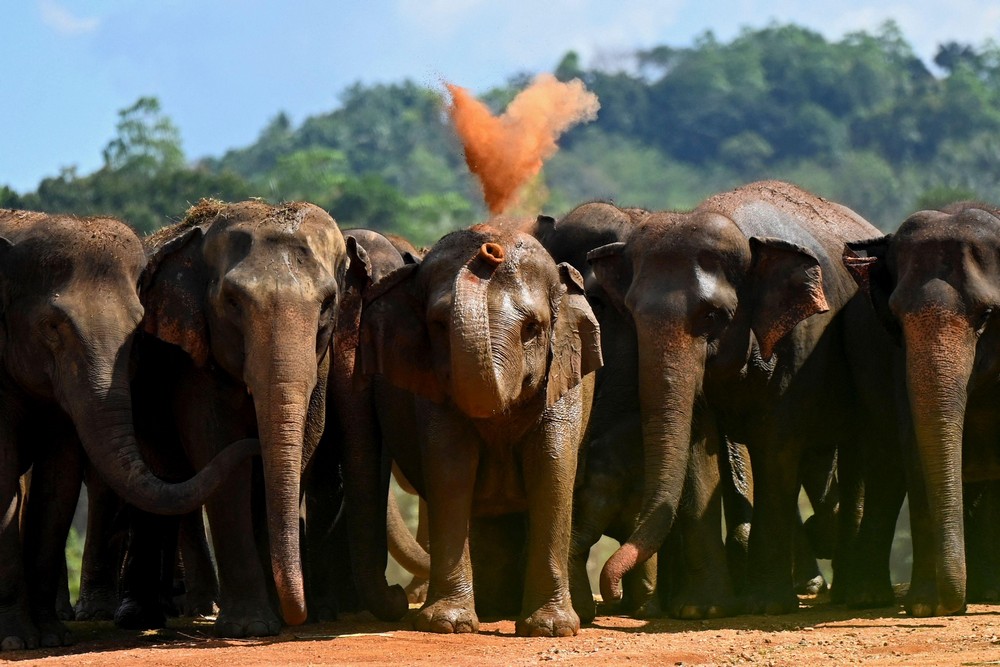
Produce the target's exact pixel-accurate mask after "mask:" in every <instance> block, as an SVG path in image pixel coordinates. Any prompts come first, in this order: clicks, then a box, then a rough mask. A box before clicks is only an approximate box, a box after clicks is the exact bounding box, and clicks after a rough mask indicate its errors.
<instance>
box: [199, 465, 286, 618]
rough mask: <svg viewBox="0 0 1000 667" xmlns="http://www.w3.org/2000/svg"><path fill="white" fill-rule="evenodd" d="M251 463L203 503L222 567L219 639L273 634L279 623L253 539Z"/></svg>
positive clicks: (220, 574)
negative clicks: (272, 606)
mask: <svg viewBox="0 0 1000 667" xmlns="http://www.w3.org/2000/svg"><path fill="white" fill-rule="evenodd" d="M251 464H252V462H251V461H247V462H245V463H244V464H241V465H240V466H239V467H238V468H236V469H235V470H234V471H233V473H232V474H231V475H230V477H229V479H228V480H227V481H226V482H224V483H223V484H221V485H220V486H219V488H218V489H217V490H216V492H215V493H213V494H212V496H211V497H210V498H209V499H208V502H207V503H206V504H205V509H206V511H207V513H208V523H209V526H210V528H211V533H212V545H213V546H214V547H215V558H216V562H217V563H218V565H219V615H218V617H217V618H216V621H215V628H214V630H215V634H216V635H218V636H220V637H254V636H268V635H275V634H277V633H278V629H279V628H280V626H281V624H280V622H279V620H278V617H277V616H276V615H275V613H274V610H273V609H272V608H271V604H270V601H269V598H268V594H267V587H266V585H265V572H264V569H263V568H262V567H261V562H260V558H259V557H258V547H257V544H256V543H255V541H254V529H253V519H252V516H251V512H250V511H249V509H250V508H251V507H252V500H251V488H250V486H251V469H250V468H251Z"/></svg>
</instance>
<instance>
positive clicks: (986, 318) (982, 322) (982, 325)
mask: <svg viewBox="0 0 1000 667" xmlns="http://www.w3.org/2000/svg"><path fill="white" fill-rule="evenodd" d="M992 316H993V308H987V309H985V310H984V311H983V312H982V314H980V316H979V324H978V326H977V327H976V335H977V336H978V335H979V334H981V333H983V331H985V330H986V325H987V324H989V323H990V318H991V317H992Z"/></svg>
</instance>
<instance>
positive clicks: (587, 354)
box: [545, 262, 604, 405]
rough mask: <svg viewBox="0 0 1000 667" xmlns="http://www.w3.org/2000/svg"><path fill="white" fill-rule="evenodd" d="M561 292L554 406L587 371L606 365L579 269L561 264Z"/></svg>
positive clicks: (552, 377) (552, 375) (550, 397)
mask: <svg viewBox="0 0 1000 667" xmlns="http://www.w3.org/2000/svg"><path fill="white" fill-rule="evenodd" d="M559 281H560V286H559V288H558V290H559V295H558V301H557V307H556V310H555V323H554V325H553V327H552V337H551V340H550V346H551V354H552V356H551V361H550V363H549V377H548V382H547V383H546V388H545V402H546V404H547V405H552V404H553V403H555V402H556V401H558V400H559V399H560V398H562V396H563V394H565V393H566V392H567V391H569V390H570V389H572V388H573V387H575V386H576V385H578V384H580V380H582V379H583V377H584V376H585V375H587V374H588V373H592V372H594V371H596V370H597V369H598V368H600V367H601V366H602V365H604V360H603V359H602V358H601V328H600V326H599V325H598V324H597V318H595V317H594V313H593V311H591V309H590V304H589V303H587V297H586V296H585V294H584V289H583V278H582V277H581V276H580V273H579V271H577V270H576V269H574V268H573V267H572V266H570V265H569V264H567V263H565V262H563V263H562V264H560V265H559Z"/></svg>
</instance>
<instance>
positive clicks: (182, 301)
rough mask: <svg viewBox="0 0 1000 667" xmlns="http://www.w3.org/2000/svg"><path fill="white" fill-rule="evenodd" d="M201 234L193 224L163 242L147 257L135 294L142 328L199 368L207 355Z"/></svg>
mask: <svg viewBox="0 0 1000 667" xmlns="http://www.w3.org/2000/svg"><path fill="white" fill-rule="evenodd" d="M204 235H205V232H204V230H203V229H202V228H201V227H199V226H194V227H190V228H189V229H186V230H184V232H183V233H182V234H180V235H179V236H177V237H175V238H173V239H171V240H169V241H167V242H166V243H164V244H163V245H162V246H160V247H159V248H158V249H157V250H156V251H155V252H154V253H153V255H152V256H151V257H150V258H149V262H148V263H147V264H146V269H145V271H143V274H142V278H140V280H139V297H140V299H141V301H142V305H143V308H144V309H145V311H146V314H145V316H144V317H143V320H142V328H143V331H145V332H146V333H148V334H151V335H153V336H155V337H156V338H159V339H160V340H162V341H164V342H167V343H171V344H173V345H177V346H178V347H180V348H181V349H182V350H184V351H185V352H186V353H187V354H188V356H190V357H191V359H193V360H194V363H195V365H196V366H199V367H201V366H205V364H207V363H208V355H209V341H208V324H207V322H206V319H205V304H204V294H205V289H206V280H205V266H204V263H203V262H202V259H201V243H202V239H203V238H204Z"/></svg>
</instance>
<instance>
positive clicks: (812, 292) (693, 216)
mask: <svg viewBox="0 0 1000 667" xmlns="http://www.w3.org/2000/svg"><path fill="white" fill-rule="evenodd" d="M588 259H589V261H590V263H591V265H592V266H593V269H594V275H595V278H596V280H597V282H598V284H599V285H600V286H601V288H603V290H604V292H605V293H606V294H607V295H608V298H609V299H610V300H611V302H612V304H613V305H614V306H615V307H617V308H618V309H619V310H620V311H621V312H622V313H623V314H624V315H625V317H626V318H628V319H630V320H631V321H632V322H633V324H634V327H635V331H636V339H637V344H638V356H639V360H638V369H639V371H638V381H639V396H640V411H641V414H642V431H643V449H644V457H645V462H644V467H645V482H644V487H643V506H642V510H641V513H640V517H639V523H638V526H637V528H636V530H635V531H634V532H633V534H632V536H631V537H630V538H629V539H628V540H627V541H626V542H625V543H624V544H623V545H622V546H621V548H620V549H619V550H618V551H617V552H616V553H615V554H614V555H613V556H612V557H611V558H610V559H609V560H608V562H607V564H606V565H605V567H604V570H603V572H602V575H601V591H602V593H603V595H604V596H605V599H619V598H620V597H621V586H620V582H621V577H622V576H623V575H624V574H625V573H626V572H628V571H629V570H630V569H632V568H633V567H635V565H637V564H638V563H640V562H643V561H644V560H646V559H647V558H649V557H650V556H651V555H652V554H654V553H655V552H656V551H657V550H658V549H659V547H660V545H661V544H662V542H663V540H664V539H665V537H666V535H667V533H668V532H669V530H670V527H671V525H672V523H673V519H674V517H675V516H676V513H677V507H678V503H679V502H680V498H681V492H682V490H683V487H684V482H685V475H686V470H687V467H688V458H689V447H690V443H691V439H692V431H693V428H694V421H695V411H696V406H697V405H698V404H700V402H702V401H703V400H704V399H705V396H706V379H707V378H710V377H711V376H716V377H723V378H727V380H729V381H732V380H738V379H739V378H740V376H741V375H742V374H743V373H745V369H746V368H747V366H748V365H755V366H759V367H763V368H765V370H766V367H767V366H768V364H769V363H773V362H772V355H773V354H774V351H775V349H776V347H777V346H778V345H779V344H780V343H781V341H782V340H783V339H784V338H785V337H786V336H787V335H788V333H789V332H791V331H792V329H793V328H794V327H795V326H796V325H797V324H798V323H799V322H801V321H802V320H804V319H805V318H807V317H809V316H810V315H812V314H814V313H819V312H824V311H825V310H827V308H828V306H827V303H826V298H825V295H824V291H823V287H822V275H821V269H820V265H819V262H818V260H817V258H816V256H815V255H814V254H813V253H812V252H810V251H809V250H807V249H805V248H803V247H800V246H797V245H795V244H792V243H788V242H786V241H782V240H778V239H773V238H748V237H747V236H746V235H745V234H744V232H743V231H741V229H740V228H739V227H738V226H737V225H736V223H735V222H734V221H733V220H732V219H730V218H729V217H727V216H725V215H722V214H720V213H716V212H712V211H708V210H695V211H694V212H691V213H668V212H662V213H653V214H650V215H649V216H647V217H645V218H644V219H642V221H641V222H640V223H639V225H638V226H637V227H636V228H635V229H634V231H632V232H631V234H630V235H629V236H628V237H627V240H626V241H624V242H617V243H612V244H609V245H607V246H603V247H601V248H597V249H596V250H593V251H591V252H590V253H589V255H588Z"/></svg>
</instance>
